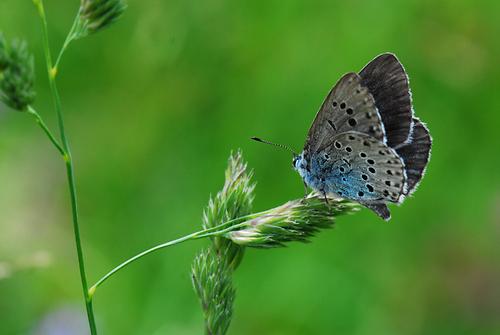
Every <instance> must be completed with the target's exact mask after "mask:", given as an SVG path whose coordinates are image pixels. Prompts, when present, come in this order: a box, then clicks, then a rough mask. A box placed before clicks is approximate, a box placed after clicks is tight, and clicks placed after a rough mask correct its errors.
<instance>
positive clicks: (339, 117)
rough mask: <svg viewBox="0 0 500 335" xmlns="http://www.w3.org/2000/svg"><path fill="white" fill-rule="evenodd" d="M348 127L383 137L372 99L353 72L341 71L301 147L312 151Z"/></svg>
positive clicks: (379, 119) (382, 129)
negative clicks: (345, 72)
mask: <svg viewBox="0 0 500 335" xmlns="http://www.w3.org/2000/svg"><path fill="white" fill-rule="evenodd" d="M352 130H355V131H357V132H360V133H366V134H369V135H371V136H373V137H374V138H376V139H379V140H383V139H384V128H383V125H382V121H381V118H380V116H379V114H378V111H377V108H376V107H375V100H374V99H373V96H372V95H371V94H370V93H369V92H368V89H367V88H366V87H363V86H362V85H361V77H360V76H359V75H358V74H356V73H348V74H346V75H344V76H343V77H342V78H341V79H340V80H339V81H338V82H337V84H336V85H335V86H334V87H333V89H332V90H331V91H330V93H329V94H328V96H327V97H326V99H325V101H324V102H323V105H322V106H321V108H320V110H319V112H318V113H317V114H316V117H315V119H314V121H313V123H312V125H311V128H310V129H309V133H308V135H307V139H306V144H305V146H304V150H305V151H306V152H310V153H314V152H316V151H318V150H319V149H320V148H321V147H322V146H323V145H324V144H325V142H328V141H330V140H331V139H332V138H333V137H334V136H336V135H338V134H341V133H344V132H347V131H352Z"/></svg>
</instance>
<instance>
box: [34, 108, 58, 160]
mask: <svg viewBox="0 0 500 335" xmlns="http://www.w3.org/2000/svg"><path fill="white" fill-rule="evenodd" d="M27 111H28V113H29V114H31V115H33V117H34V118H35V122H36V123H37V124H38V125H39V126H40V128H42V130H43V131H44V132H45V134H46V135H47V137H48V138H49V140H50V141H51V142H52V144H53V145H54V147H56V149H57V150H58V151H59V153H60V154H61V156H63V157H66V151H64V149H63V147H62V146H61V145H60V144H59V142H58V141H57V139H56V138H55V136H54V135H53V134H52V132H51V131H50V129H49V127H47V125H46V124H45V122H44V121H43V119H42V117H41V116H40V114H38V113H37V111H36V110H35V109H34V108H33V107H31V106H28V109H27Z"/></svg>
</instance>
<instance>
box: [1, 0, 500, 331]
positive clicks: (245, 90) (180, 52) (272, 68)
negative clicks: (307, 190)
mask: <svg viewBox="0 0 500 335" xmlns="http://www.w3.org/2000/svg"><path fill="white" fill-rule="evenodd" d="M45 4H46V11H47V15H48V20H49V29H50V34H51V43H52V47H53V52H56V51H58V49H59V47H60V45H61V43H62V41H63V40H64V37H65V34H66V33H67V31H68V29H69V27H70V25H71V22H72V19H73V16H74V14H75V13H76V10H77V8H78V5H79V1H77V0H74V1H61V0H46V1H45ZM499 13H500V3H499V2H498V1H486V0H484V1H457V0H447V1H430V0H424V1H421V0H410V1H397V0H386V1H361V0H358V1H277V0H269V1H255V0H247V1H230V0H206V1H180V0H173V1H161V0H155V1H153V0H148V1H130V3H129V9H128V10H127V12H126V14H125V16H124V17H123V18H122V20H120V22H118V23H117V24H116V25H114V26H113V27H112V28H110V29H109V30H106V31H105V32H103V33H99V34H97V35H95V36H92V37H91V38H87V39H84V40H81V41H78V42H76V43H74V44H73V45H71V47H70V49H69V50H68V52H67V54H66V55H65V57H64V59H63V62H62V66H61V68H60V76H59V85H60V89H61V95H62V101H63V108H64V111H65V114H66V118H67V128H68V131H69V135H70V140H71V142H72V147H73V154H74V158H75V161H76V178H77V184H78V188H79V198H80V210H81V221H82V227H81V230H82V238H83V242H84V247H85V252H86V261H87V271H88V275H89V278H90V281H91V282H95V280H97V279H98V278H99V277H100V276H101V275H103V274H104V273H105V272H106V271H108V270H109V269H110V268H111V267H113V266H114V265H116V264H118V263H119V262H120V261H122V260H124V259H126V258H127V257H129V256H132V255H133V254H135V253H136V252H138V251H141V250H142V249H144V248H146V247H149V246H152V245H154V244H157V243H160V242H163V241H166V240H170V239H173V238H176V237H179V236H181V235H184V234H187V233H190V232H192V231H195V230H197V229H199V227H200V224H201V214H202V210H203V208H204V207H205V206H206V204H207V200H208V197H209V195H210V194H215V193H216V192H217V191H218V190H219V189H220V187H221V186H222V184H223V177H224V176H223V172H224V169H225V166H226V160H227V157H228V155H229V153H230V152H231V150H235V149H237V148H241V149H242V150H243V153H244V155H245V158H246V160H247V161H248V163H249V166H250V167H251V168H252V169H253V170H254V172H255V180H256V181H257V182H258V185H257V189H256V199H255V206H254V208H255V210H263V209H266V208H270V207H272V206H276V205H279V204H281V203H283V202H285V201H287V200H289V199H293V198H297V197H301V196H302V195H303V186H302V182H301V181H300V179H299V177H298V175H296V173H295V172H294V171H293V170H292V169H291V157H290V156H289V155H288V154H286V153H284V152H281V151H277V150H273V149H272V148H270V147H266V146H263V145H259V144H256V143H254V142H251V141H249V137H250V136H254V135H259V136H262V137H265V138H268V139H271V140H275V141H277V142H281V143H286V144H290V145H291V146H293V147H294V148H296V149H297V150H298V149H299V148H301V146H302V144H303V141H304V139H305V134H306V132H307V129H308V127H309V125H310V123H311V121H312V119H313V117H314V115H315V113H316V111H317V109H318V107H319V105H320V104H321V102H322V100H323V98H324V97H325V95H326V93H327V92H328V90H329V89H330V88H331V86H333V84H334V83H335V82H336V80H337V79H338V78H339V77H340V76H341V75H342V74H344V73H345V72H349V71H358V70H359V69H361V68H362V67H363V66H364V65H365V64H366V63H367V62H368V61H370V60H371V59H372V58H373V57H375V56H376V55H377V54H379V53H382V52H385V51H392V52H395V53H396V54H397V55H398V57H399V58H400V60H401V61H402V62H403V64H404V65H405V67H406V69H407V71H408V73H409V75H410V79H411V87H412V90H413V97H414V104H415V110H416V114H417V116H419V117H421V118H422V119H423V120H424V121H425V122H427V124H428V126H429V128H430V130H431V134H432V135H433V137H434V146H433V151H432V160H431V162H430V165H429V168H428V170H427V175H426V177H425V178H424V180H423V183H422V184H421V186H420V188H419V190H418V191H417V192H416V193H415V196H414V197H412V198H411V199H408V200H407V201H406V202H405V203H404V205H402V206H401V207H396V206H393V207H392V214H393V219H392V220H391V222H390V223H388V224H387V223H384V222H383V221H382V220H380V219H379V218H377V217H376V216H375V215H374V214H372V213H371V212H369V211H368V210H363V211H361V212H360V213H358V214H356V215H353V216H348V217H342V218H340V219H339V220H338V223H337V225H336V227H335V229H333V230H330V231H325V232H322V233H321V234H320V235H319V236H318V237H316V238H314V239H313V243H311V244H306V245H304V244H292V245H290V247H289V248H284V249H279V250H271V251H262V250H248V251H247V253H246V255H245V258H244V260H243V263H242V265H241V266H240V268H239V269H238V271H237V272H236V273H235V278H234V281H235V285H236V286H237V289H238V292H237V300H236V304H235V316H234V320H233V323H232V326H231V328H230V331H229V334H243V335H244V334H266V335H267V334H271V335H281V334H283V335H285V334H292V335H293V334H356V335H365V334H370V335H376V334H440V335H443V334H454V335H457V334H485V335H486V334H500V266H499V264H500V258H499V257H500V246H499V245H500V244H499V238H500V178H499V172H500V158H499V154H500V139H499V135H498V133H499V126H500V99H499V92H500V66H499V60H500V40H499V36H500V20H499V19H498V14H499ZM0 29H1V30H3V31H4V33H5V35H6V37H7V38H9V39H11V38H13V37H21V38H24V39H26V40H27V41H28V42H29V44H30V48H31V49H32V50H33V52H34V53H35V57H36V69H37V91H38V97H37V101H36V103H35V107H36V108H37V109H38V110H39V111H40V113H41V114H42V115H43V116H44V117H45V118H46V120H47V122H48V123H49V124H50V125H51V126H52V127H53V128H54V130H55V126H56V123H55V121H56V120H55V117H54V116H55V114H54V111H53V108H52V105H51V100H50V94H49V92H48V83H47V79H46V75H45V69H44V61H43V53H42V49H41V41H40V37H41V35H40V25H39V22H38V17H37V15H36V13H35V10H34V8H33V5H32V3H31V1H19V0H2V1H1V2H0ZM63 168H64V167H63V164H62V163H61V161H60V160H59V158H58V156H57V154H56V151H55V150H54V149H53V148H52V147H51V146H50V145H49V142H48V141H47V140H46V138H45V137H44V136H43V134H42V132H41V131H40V130H39V129H38V128H37V127H36V126H35V125H34V123H33V121H32V119H31V118H30V117H29V116H28V115H24V114H20V113H15V112H12V111H9V110H6V108H5V106H3V107H1V110H0V334H6V335H10V334H37V335H38V334H41V335H45V334H87V329H86V321H85V319H84V318H85V316H84V307H83V303H82V301H81V288H80V282H79V275H78V269H77V263H76V254H75V251H74V243H73V237H72V229H71V223H70V209H69V202H68V195H67V189H66V187H67V186H66V180H65V175H64V170H63ZM206 243H207V242H206V241H195V242H189V243H186V244H182V245H179V246H176V247H173V248H171V249H167V250H165V251H163V252H160V253H158V254H155V255H152V256H150V257H147V258H145V259H143V260H142V261H141V262H139V263H136V264H134V265H133V266H131V267H129V268H128V269H126V270H124V271H123V272H122V273H120V274H119V275H118V276H117V277H115V278H113V279H112V280H110V281H109V282H107V283H106V284H105V285H104V286H102V288H100V289H99V290H98V292H97V294H96V297H95V312H96V314H97V319H98V324H99V328H100V330H101V332H102V333H103V334H200V333H201V332H202V322H203V321H202V314H201V310H200V306H199V304H198V300H197V297H196V296H195V294H194V292H193V290H192V288H191V282H190V278H189V271H190V266H191V261H192V259H193V257H194V255H195V254H196V252H197V251H198V250H199V249H200V248H202V246H204V245H205V244H206Z"/></svg>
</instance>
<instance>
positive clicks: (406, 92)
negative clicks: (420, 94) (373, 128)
mask: <svg viewBox="0 0 500 335" xmlns="http://www.w3.org/2000/svg"><path fill="white" fill-rule="evenodd" d="M359 75H360V76H361V83H362V85H363V86H365V87H367V88H368V89H369V91H370V93H371V94H372V95H373V97H374V99H375V105H376V106H377V108H378V110H379V113H380V116H381V118H382V121H383V123H384V127H385V131H386V136H387V144H389V146H391V147H394V146H396V145H399V144H401V143H404V142H405V141H406V140H407V139H408V136H409V135H410V130H411V124H412V116H413V110H412V102H411V93H410V87H409V82H408V76H407V74H406V71H405V69H404V67H403V65H402V64H401V63H400V62H399V60H398V59H397V57H396V56H395V55H393V54H391V53H385V54H382V55H380V56H377V57H375V59H373V60H372V61H371V62H370V63H368V64H367V65H366V66H365V67H364V68H363V69H362V70H361V71H360V73H359Z"/></svg>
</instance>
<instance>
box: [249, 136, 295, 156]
mask: <svg viewBox="0 0 500 335" xmlns="http://www.w3.org/2000/svg"><path fill="white" fill-rule="evenodd" d="M250 139H252V140H254V141H257V142H261V143H264V144H269V145H273V146H275V147H278V148H281V149H285V150H288V151H290V152H291V153H292V154H293V155H294V156H297V153H296V152H295V151H293V149H292V148H290V147H289V146H287V145H284V144H278V143H273V142H269V141H266V140H263V139H261V138H258V137H251V138H250Z"/></svg>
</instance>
